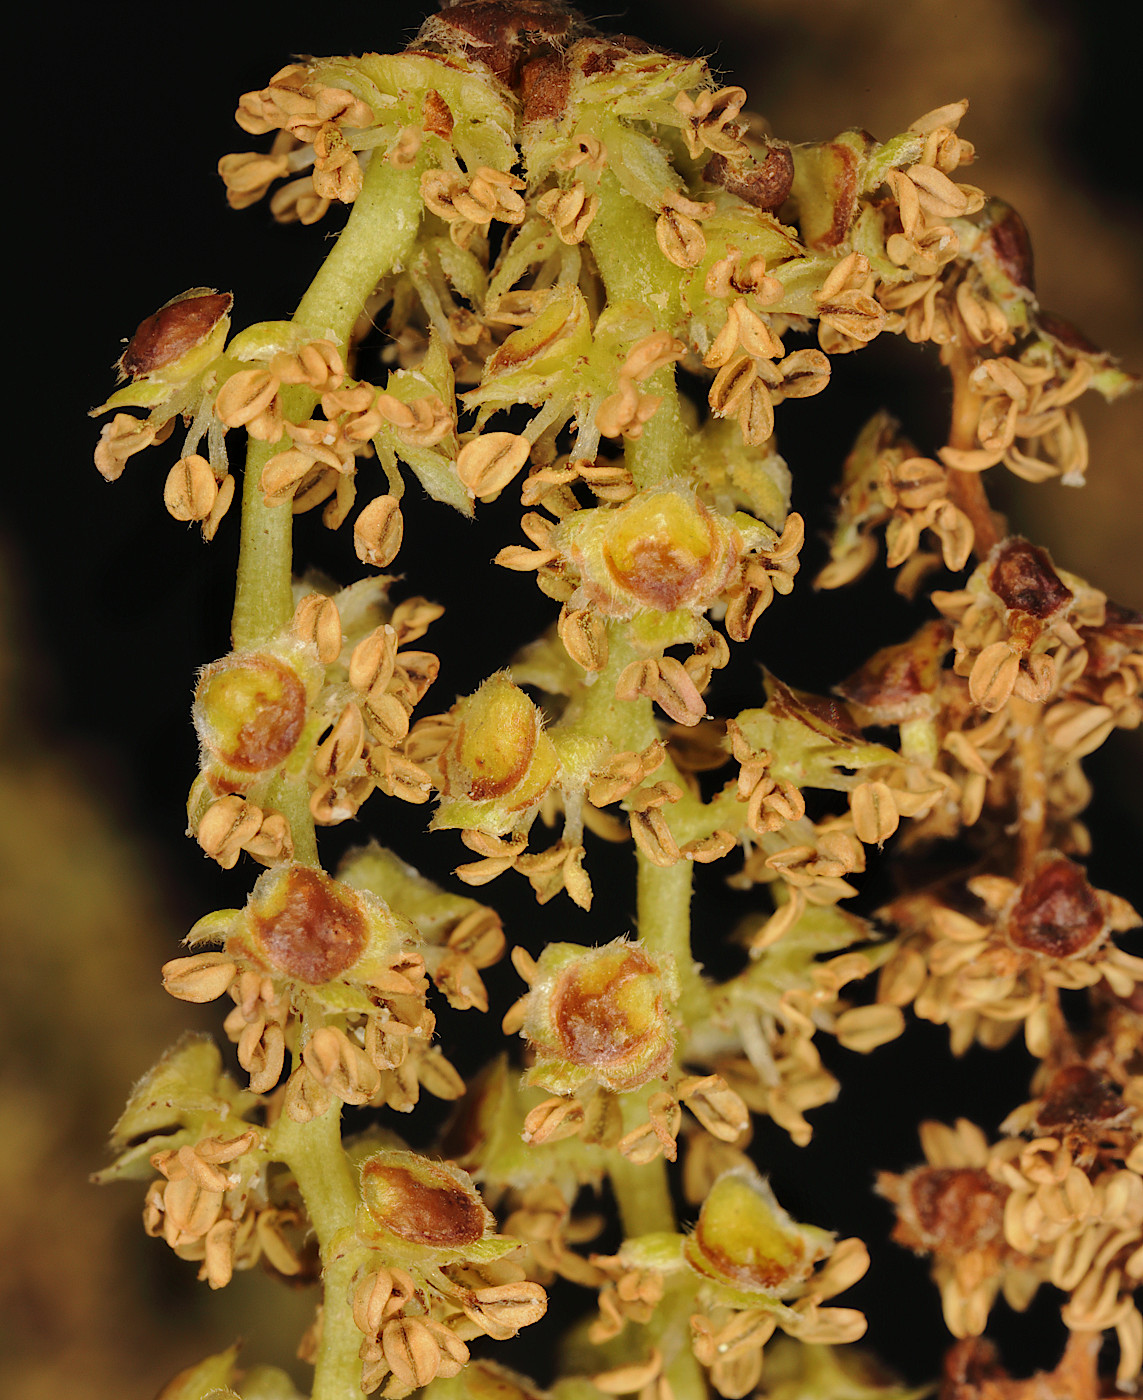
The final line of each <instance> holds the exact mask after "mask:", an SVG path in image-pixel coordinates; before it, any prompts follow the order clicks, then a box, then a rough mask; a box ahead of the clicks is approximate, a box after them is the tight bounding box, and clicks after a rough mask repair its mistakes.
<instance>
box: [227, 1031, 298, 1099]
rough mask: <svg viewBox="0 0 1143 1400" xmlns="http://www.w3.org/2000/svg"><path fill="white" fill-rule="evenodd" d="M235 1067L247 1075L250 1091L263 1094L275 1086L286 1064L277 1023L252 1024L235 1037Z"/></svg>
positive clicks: (283, 1039)
mask: <svg viewBox="0 0 1143 1400" xmlns="http://www.w3.org/2000/svg"><path fill="white" fill-rule="evenodd" d="M237 1056H238V1063H239V1064H240V1065H241V1066H242V1068H243V1069H244V1070H246V1072H247V1073H248V1074H249V1075H250V1090H251V1092H252V1093H255V1094H265V1093H268V1092H269V1091H270V1090H271V1089H273V1088H274V1087H275V1086H276V1084H277V1083H278V1079H279V1077H280V1076H281V1073H282V1066H283V1065H284V1064H285V1062H286V1043H285V1036H284V1034H283V1032H282V1027H281V1026H280V1025H278V1024H277V1022H273V1021H271V1022H264V1023H258V1022H253V1023H252V1024H250V1025H248V1026H247V1027H246V1028H245V1030H243V1031H242V1033H241V1035H240V1036H239V1037H238V1046H237Z"/></svg>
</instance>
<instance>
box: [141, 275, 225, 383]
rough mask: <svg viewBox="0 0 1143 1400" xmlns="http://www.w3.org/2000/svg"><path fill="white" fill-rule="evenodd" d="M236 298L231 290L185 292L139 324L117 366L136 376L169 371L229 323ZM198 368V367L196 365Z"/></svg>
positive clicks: (196, 289)
mask: <svg viewBox="0 0 1143 1400" xmlns="http://www.w3.org/2000/svg"><path fill="white" fill-rule="evenodd" d="M233 304H234V298H233V297H232V296H231V294H230V293H229V292H216V291H213V290H211V289H209V288H206V287H196V288H195V289H194V290H193V291H189V292H183V294H182V295H181V296H177V297H175V298H174V299H173V300H171V301H169V302H167V304H166V305H165V306H162V307H160V308H159V310H158V311H156V312H155V314H154V315H153V316H148V317H147V319H146V320H145V321H143V322H141V323H140V325H139V328H138V330H136V332H135V334H134V335H133V336H132V337H131V339H130V341H129V342H128V344H127V349H126V350H124V352H123V354H122V355H121V356H120V357H119V362H118V365H117V366H116V368H117V369H118V370H119V371H120V372H121V373H122V374H126V375H130V376H131V377H132V378H133V379H138V378H139V377H140V376H141V375H145V374H154V373H155V372H156V371H158V370H168V371H169V370H170V369H171V368H172V367H173V366H175V364H176V363H177V362H178V361H179V360H180V359H182V357H183V356H184V355H188V354H189V352H191V351H193V350H195V349H198V348H199V347H200V346H202V345H203V344H204V343H205V342H207V341H208V340H210V339H211V337H212V336H215V337H216V338H219V337H217V333H218V331H219V328H220V327H221V333H222V335H225V324H224V323H228V322H229V317H230V308H231V307H232V306H233ZM196 369H197V366H196Z"/></svg>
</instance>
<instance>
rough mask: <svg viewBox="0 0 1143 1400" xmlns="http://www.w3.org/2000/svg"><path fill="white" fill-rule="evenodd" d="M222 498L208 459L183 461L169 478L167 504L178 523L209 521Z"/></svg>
mask: <svg viewBox="0 0 1143 1400" xmlns="http://www.w3.org/2000/svg"><path fill="white" fill-rule="evenodd" d="M217 495H218V482H217V481H216V480H215V476H214V472H213V471H211V469H210V463H209V462H208V461H207V460H206V458H205V457H198V456H190V457H180V458H179V460H178V461H177V462H176V463H175V465H174V466H173V467H172V468H171V470H170V472H169V473H168V475H167V480H166V484H165V485H164V487H163V504H164V505H165V506H166V508H167V510H168V512H169V513H170V514H171V515H173V516H174V518H175V519H176V520H205V519H206V517H207V516H208V515H209V514H210V512H211V507H212V506H213V505H214V499H215V497H216V496H217Z"/></svg>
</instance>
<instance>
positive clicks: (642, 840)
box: [628, 783, 682, 866]
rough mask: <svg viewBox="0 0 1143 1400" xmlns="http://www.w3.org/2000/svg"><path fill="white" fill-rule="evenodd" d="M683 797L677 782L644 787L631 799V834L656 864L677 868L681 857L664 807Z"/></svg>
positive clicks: (649, 858)
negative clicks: (664, 813)
mask: <svg viewBox="0 0 1143 1400" xmlns="http://www.w3.org/2000/svg"><path fill="white" fill-rule="evenodd" d="M681 796H682V792H681V790H680V789H679V788H678V787H676V786H675V785H674V783H655V784H654V785H653V786H651V787H646V788H640V789H639V790H638V791H636V792H634V793H633V794H632V796H631V797H630V799H629V803H628V805H629V807H630V820H631V835H632V836H633V837H634V838H635V844H636V845H637V846H638V847H639V849H640V850H641V851H642V852H643V854H644V855H645V856H646V857H647V859H648V860H650V861H651V862H652V864H654V865H661V866H668V865H674V864H675V862H676V861H677V860H678V859H679V858H680V853H679V848H678V845H677V843H676V841H675V838H674V836H673V835H672V833H671V829H670V827H669V826H668V825H667V820H666V817H665V816H664V815H663V812H662V807H663V805H664V804H665V803H667V802H677V801H678V800H679V798H680V797H681Z"/></svg>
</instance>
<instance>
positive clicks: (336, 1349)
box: [272, 1103, 361, 1400]
mask: <svg viewBox="0 0 1143 1400" xmlns="http://www.w3.org/2000/svg"><path fill="white" fill-rule="evenodd" d="M272 1151H273V1153H274V1156H275V1158H276V1159H277V1160H279V1161H281V1162H284V1163H285V1164H286V1166H288V1167H289V1169H290V1170H291V1171H292V1172H293V1174H294V1179H295V1181H296V1182H297V1183H298V1190H299V1191H300V1192H301V1194H302V1199H303V1200H304V1201H305V1203H306V1212H307V1214H308V1215H309V1218H310V1220H311V1222H312V1223H313V1227H314V1233H315V1234H316V1235H317V1241H318V1248H319V1250H320V1252H321V1261H322V1285H323V1290H324V1299H325V1307H324V1310H323V1314H322V1328H321V1341H320V1343H319V1344H318V1352H317V1357H316V1360H315V1363H314V1367H315V1369H314V1384H313V1400H346V1397H349V1396H354V1395H359V1394H360V1393H361V1387H360V1384H359V1382H360V1379H361V1361H360V1359H359V1356H358V1352H359V1349H360V1346H361V1333H360V1332H359V1331H358V1330H357V1326H356V1324H355V1323H354V1321H353V1313H352V1310H351V1308H350V1303H349V1295H350V1289H351V1287H352V1284H353V1274H354V1270H355V1268H356V1265H357V1259H356V1258H355V1257H354V1255H353V1253H352V1252H350V1253H348V1254H346V1253H343V1252H342V1250H340V1249H339V1248H338V1246H339V1245H341V1244H342V1243H343V1242H344V1239H345V1236H346V1232H347V1231H351V1230H352V1229H353V1221H354V1216H355V1214H356V1211H357V1188H356V1186H355V1185H354V1181H353V1176H352V1173H351V1172H350V1169H349V1162H348V1160H347V1158H346V1155H345V1152H344V1150H343V1148H342V1145H341V1105H340V1104H338V1103H334V1104H332V1105H331V1106H330V1108H329V1109H327V1111H326V1112H325V1113H323V1114H322V1115H321V1116H320V1117H319V1118H313V1119H311V1120H310V1121H309V1122H308V1123H295V1122H294V1121H293V1120H292V1119H291V1118H289V1117H287V1116H286V1115H285V1114H283V1115H282V1117H281V1118H279V1119H278V1121H277V1123H276V1125H275V1127H274V1140H273V1146H272Z"/></svg>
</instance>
